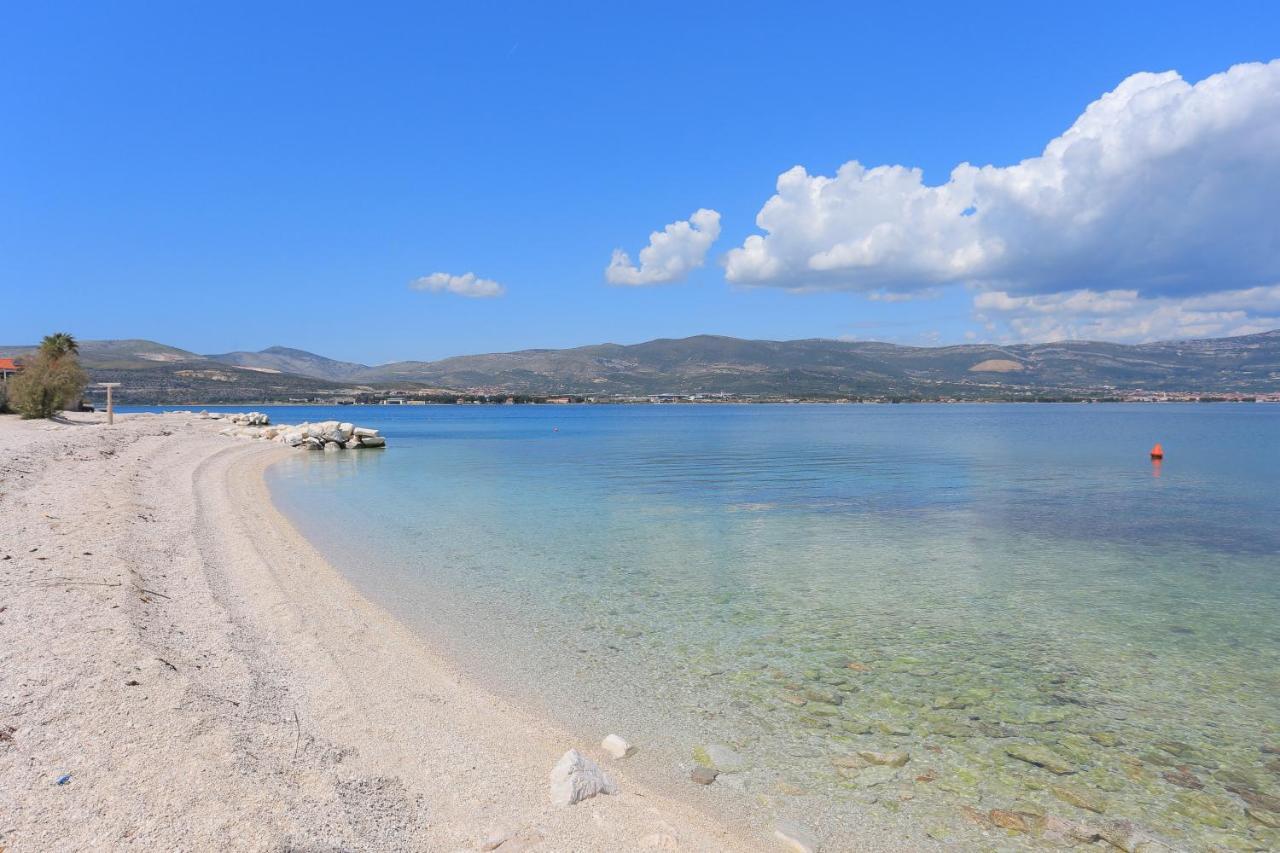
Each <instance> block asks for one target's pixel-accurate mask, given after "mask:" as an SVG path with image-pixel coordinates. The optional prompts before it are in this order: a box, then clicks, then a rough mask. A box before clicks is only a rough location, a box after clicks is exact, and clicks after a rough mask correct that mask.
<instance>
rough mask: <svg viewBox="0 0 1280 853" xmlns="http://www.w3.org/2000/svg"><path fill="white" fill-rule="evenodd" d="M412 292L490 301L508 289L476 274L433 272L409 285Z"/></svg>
mask: <svg viewBox="0 0 1280 853" xmlns="http://www.w3.org/2000/svg"><path fill="white" fill-rule="evenodd" d="M409 287H410V289H412V290H420V291H423V292H426V293H454V294H457V295H458V296H466V297H469V298H471V299H490V298H492V297H495V296H501V295H502V294H504V293H506V292H507V289H506V288H505V287H503V286H502V285H501V284H498V282H496V281H494V280H493V279H488V278H479V277H477V276H476V274H475V273H473V272H469V273H464V274H462V275H450V274H449V273H447V272H433V273H432V274H431V275H424V276H423V277H422V278H417V279H414V280H413V281H412V282H410V283H409Z"/></svg>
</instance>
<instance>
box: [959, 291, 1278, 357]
mask: <svg viewBox="0 0 1280 853" xmlns="http://www.w3.org/2000/svg"><path fill="white" fill-rule="evenodd" d="M973 303H974V309H975V311H976V312H977V318H978V320H979V321H981V322H983V323H984V324H986V327H987V329H988V330H989V331H992V332H996V333H997V334H998V336H1000V337H1002V338H1003V339H1004V340H1009V341H1056V340H1106V341H1128V342H1131V343H1142V342H1147V341H1158V340H1177V339H1182V338H1203V337H1221V336H1225V335H1248V334H1253V333H1256V332H1265V331H1269V330H1271V329H1276V328H1280V284H1277V285H1269V286H1262V287H1250V288H1244V289H1238V290H1224V291H1218V292H1215V293H1206V294H1202V295H1199V296H1188V297H1169V296H1142V295H1141V294H1139V292H1138V291H1136V290H1107V291H1091V290H1073V291H1064V292H1062V293H1050V294H1028V295H1012V294H1009V293H1007V292H1004V291H988V292H985V293H979V294H977V295H976V296H975V297H974V300H973Z"/></svg>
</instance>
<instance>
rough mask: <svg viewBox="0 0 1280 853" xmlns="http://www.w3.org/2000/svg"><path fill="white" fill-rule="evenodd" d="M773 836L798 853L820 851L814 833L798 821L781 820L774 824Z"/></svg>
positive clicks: (816, 852) (815, 852)
mask: <svg viewBox="0 0 1280 853" xmlns="http://www.w3.org/2000/svg"><path fill="white" fill-rule="evenodd" d="M773 837H774V838H776V839H778V840H779V841H781V842H782V843H783V844H784V845H786V846H787V848H788V849H790V850H794V851H796V853H818V841H817V839H815V838H814V837H813V833H811V832H810V831H809V830H807V829H805V828H804V827H803V826H801V825H800V824H798V823H792V822H791V821H789V820H780V821H778V822H777V823H776V824H774V825H773Z"/></svg>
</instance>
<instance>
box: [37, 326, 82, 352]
mask: <svg viewBox="0 0 1280 853" xmlns="http://www.w3.org/2000/svg"><path fill="white" fill-rule="evenodd" d="M40 352H42V353H44V354H45V355H47V356H49V358H61V357H62V356H64V355H68V354H70V355H78V354H79V353H80V344H78V343H76V339H75V338H73V337H71V335H69V334H67V333H66V332H54V333H53V334H52V335H45V336H44V340H42V341H41V342H40Z"/></svg>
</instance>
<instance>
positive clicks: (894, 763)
mask: <svg viewBox="0 0 1280 853" xmlns="http://www.w3.org/2000/svg"><path fill="white" fill-rule="evenodd" d="M858 756H859V757H860V758H862V759H864V760H866V761H869V762H870V763H872V764H882V765H885V766H888V767H901V766H902V765H904V764H906V763H907V762H908V761H910V760H911V755H910V753H906V752H902V751H894V752H874V751H872V750H869V749H867V750H862V751H860V752H859V753H858Z"/></svg>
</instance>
